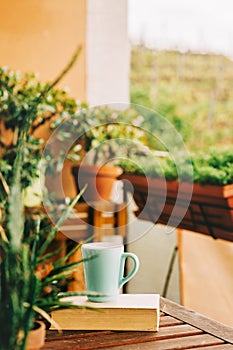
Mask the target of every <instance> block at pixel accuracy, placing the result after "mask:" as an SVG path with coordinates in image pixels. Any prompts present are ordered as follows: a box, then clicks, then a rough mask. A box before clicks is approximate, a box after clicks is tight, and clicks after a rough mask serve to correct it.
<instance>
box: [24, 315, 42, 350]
mask: <svg viewBox="0 0 233 350" xmlns="http://www.w3.org/2000/svg"><path fill="white" fill-rule="evenodd" d="M35 325H36V328H35V329H33V330H32V331H30V332H29V334H28V339H27V346H26V350H39V349H40V348H41V347H42V346H43V345H44V343H45V324H44V323H43V322H41V321H36V322H35Z"/></svg>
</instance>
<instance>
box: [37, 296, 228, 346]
mask: <svg viewBox="0 0 233 350" xmlns="http://www.w3.org/2000/svg"><path fill="white" fill-rule="evenodd" d="M160 309H161V317H160V327H159V331H158V332H115V331H92V332H91V331H64V332H63V334H59V333H58V332H57V331H48V332H47V337H46V344H45V346H44V347H43V349H42V350H52V349H53V350H54V349H56V350H77V349H83V350H84V349H86V350H91V349H112V350H141V349H142V350H153V349H161V350H163V349H172V350H175V349H193V348H195V349H199V348H200V349H201V350H209V349H213V350H225V349H226V350H227V349H233V328H231V327H228V326H225V325H223V324H221V323H218V322H216V321H214V320H211V319H209V318H207V317H205V316H203V315H200V314H198V313H196V312H193V311H190V310H188V309H186V308H184V307H182V306H180V305H178V304H176V303H174V302H171V301H169V300H168V299H164V298H161V301H160Z"/></svg>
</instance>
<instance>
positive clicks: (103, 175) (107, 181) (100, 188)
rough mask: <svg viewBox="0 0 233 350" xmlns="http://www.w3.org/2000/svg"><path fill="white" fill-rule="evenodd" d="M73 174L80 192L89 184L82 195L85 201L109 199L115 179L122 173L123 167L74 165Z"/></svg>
mask: <svg viewBox="0 0 233 350" xmlns="http://www.w3.org/2000/svg"><path fill="white" fill-rule="evenodd" d="M72 174H73V176H74V179H75V184H76V188H77V192H78V193H79V192H80V190H81V189H82V188H83V187H84V186H85V185H87V188H86V190H85V192H84V194H83V196H82V197H83V198H82V199H83V200H84V201H100V200H105V201H109V200H110V198H111V194H112V190H113V186H114V184H115V181H116V180H117V178H118V177H119V176H120V175H121V174H122V169H121V168H120V167H118V166H109V165H103V166H97V165H82V166H75V167H73V168H72Z"/></svg>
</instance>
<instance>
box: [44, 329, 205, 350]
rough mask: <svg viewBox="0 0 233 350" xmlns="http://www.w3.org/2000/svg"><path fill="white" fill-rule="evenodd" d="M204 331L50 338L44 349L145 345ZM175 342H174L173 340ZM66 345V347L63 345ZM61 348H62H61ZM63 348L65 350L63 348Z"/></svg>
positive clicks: (187, 330)
mask: <svg viewBox="0 0 233 350" xmlns="http://www.w3.org/2000/svg"><path fill="white" fill-rule="evenodd" d="M200 333H202V331H200V330H198V329H196V328H194V327H192V326H190V325H179V326H171V327H162V328H161V329H160V330H159V332H110V333H106V332H100V333H99V334H95V335H93V336H90V334H85V335H83V334H76V335H68V336H60V338H59V337H57V336H56V339H54V341H52V338H51V337H50V340H49V343H48V345H47V344H46V346H45V347H44V348H43V349H44V350H49V349H52V347H51V346H53V349H66V347H65V346H68V345H69V346H70V347H67V349H76V347H77V345H78V346H79V347H77V348H78V349H99V348H106V347H110V346H118V345H128V344H133V346H136V344H138V343H140V344H142V343H143V344H144V343H145V342H152V341H155V340H156V341H157V340H162V339H174V338H182V337H189V336H190V335H192V336H194V335H198V334H200ZM173 341H174V340H173ZM62 344H64V346H63V345H62ZM59 346H60V347H59ZM62 346H63V348H62Z"/></svg>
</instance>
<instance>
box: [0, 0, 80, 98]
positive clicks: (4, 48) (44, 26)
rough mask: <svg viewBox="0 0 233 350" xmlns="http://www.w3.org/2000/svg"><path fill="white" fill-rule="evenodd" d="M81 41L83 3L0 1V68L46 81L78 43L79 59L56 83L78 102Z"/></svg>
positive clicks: (41, 0)
mask: <svg viewBox="0 0 233 350" xmlns="http://www.w3.org/2000/svg"><path fill="white" fill-rule="evenodd" d="M85 40H86V1H85V0H58V1H55V0H20V1H19V0H7V1H1V4H0V65H1V66H3V65H6V66H8V67H10V68H12V69H19V70H22V71H33V72H38V73H39V76H40V78H41V80H45V81H50V80H52V79H53V78H55V77H56V76H57V74H58V73H59V72H60V71H61V70H62V68H63V67H64V66H65V65H66V63H67V62H68V60H69V59H70V57H71V56H72V54H73V52H74V50H75V48H76V47H77V45H79V44H81V45H82V54H81V56H80V58H79V60H78V61H77V63H76V65H75V67H74V68H73V69H72V71H70V72H69V73H68V74H67V76H66V77H65V78H64V80H63V81H62V82H61V84H60V85H61V86H62V87H69V89H70V94H71V96H74V97H76V98H79V99H81V100H84V99H86V79H85V75H86V69H85V61H86V60H85Z"/></svg>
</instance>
